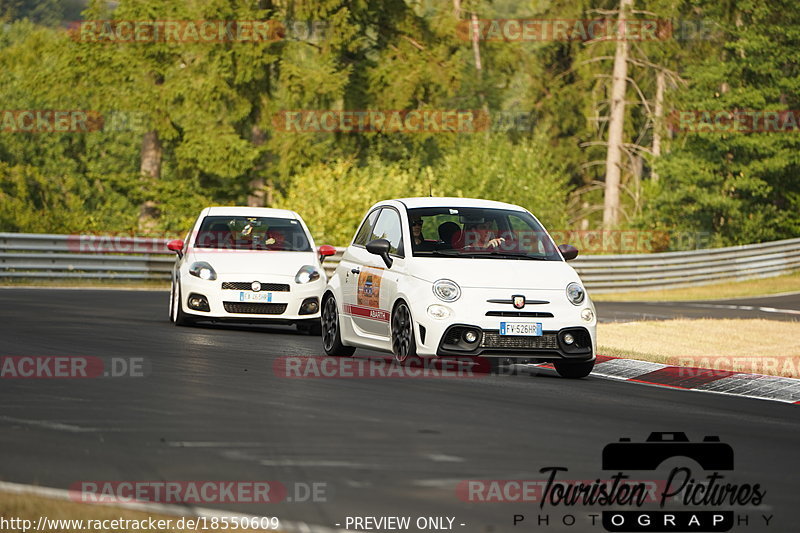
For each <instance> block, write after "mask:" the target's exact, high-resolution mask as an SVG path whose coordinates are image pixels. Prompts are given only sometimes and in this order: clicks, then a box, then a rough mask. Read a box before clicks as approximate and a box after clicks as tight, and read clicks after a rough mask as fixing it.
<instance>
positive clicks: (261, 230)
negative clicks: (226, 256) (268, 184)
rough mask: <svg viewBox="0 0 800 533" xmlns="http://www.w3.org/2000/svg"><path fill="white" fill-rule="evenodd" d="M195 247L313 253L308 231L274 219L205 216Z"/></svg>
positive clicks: (288, 221) (289, 221) (286, 219)
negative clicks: (307, 234)
mask: <svg viewBox="0 0 800 533" xmlns="http://www.w3.org/2000/svg"><path fill="white" fill-rule="evenodd" d="M194 245H195V247H196V248H215V249H229V250H282V251H289V252H309V251H311V245H310V244H309V242H308V237H307V236H306V232H305V231H304V230H303V227H302V226H301V225H300V223H299V222H298V221H297V220H294V219H290V218H272V217H248V216H208V217H205V218H204V219H203V223H202V224H201V225H200V230H199V231H198V232H197V239H195V243H194Z"/></svg>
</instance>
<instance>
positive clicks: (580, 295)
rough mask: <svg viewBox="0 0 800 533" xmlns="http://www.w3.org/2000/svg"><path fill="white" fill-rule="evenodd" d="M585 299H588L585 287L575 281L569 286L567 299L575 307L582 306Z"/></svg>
mask: <svg viewBox="0 0 800 533" xmlns="http://www.w3.org/2000/svg"><path fill="white" fill-rule="evenodd" d="M584 298H586V292H585V291H584V290H583V287H581V286H580V285H579V284H577V283H575V282H574V281H573V282H572V283H570V284H569V285H567V299H568V300H569V301H570V302H572V304H573V305H580V304H581V303H582V302H583V300H584Z"/></svg>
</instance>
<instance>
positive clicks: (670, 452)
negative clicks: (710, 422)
mask: <svg viewBox="0 0 800 533" xmlns="http://www.w3.org/2000/svg"><path fill="white" fill-rule="evenodd" d="M672 457H688V458H689V459H694V460H695V461H697V464H699V465H700V466H701V467H702V468H703V469H704V470H733V448H731V446H730V444H726V443H724V442H720V439H719V437H718V436H713V435H711V436H706V437H705V438H703V441H702V442H690V441H689V438H688V437H687V436H686V433H681V432H674V433H667V432H653V433H650V436H649V437H647V440H646V441H645V442H631V439H630V438H621V439H619V442H612V443H610V444H606V446H605V447H604V448H603V470H655V469H656V468H658V465H660V464H661V463H663V462H664V461H665V460H667V459H670V458H672Z"/></svg>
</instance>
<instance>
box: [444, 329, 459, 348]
mask: <svg viewBox="0 0 800 533" xmlns="http://www.w3.org/2000/svg"><path fill="white" fill-rule="evenodd" d="M463 331H464V328H450V329H449V330H448V331H447V332H446V333H445V334H444V339H442V344H458V341H459V340H461V333H462V332H463Z"/></svg>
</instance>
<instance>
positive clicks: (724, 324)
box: [597, 319, 800, 378]
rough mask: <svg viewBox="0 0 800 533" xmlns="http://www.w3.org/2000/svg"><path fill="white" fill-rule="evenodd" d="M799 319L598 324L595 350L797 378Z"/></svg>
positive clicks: (661, 361) (799, 371)
mask: <svg viewBox="0 0 800 533" xmlns="http://www.w3.org/2000/svg"><path fill="white" fill-rule="evenodd" d="M798 338H800V322H782V321H777V320H764V319H698V320H686V319H679V320H661V321H644V322H615V323H608V324H599V325H598V326H597V344H598V348H597V352H598V353H600V354H602V355H608V356H612V357H625V358H628V359H639V360H642V361H652V362H654V363H663V364H667V365H674V366H688V367H701V368H711V369H715V370H732V371H736V372H748V373H754V374H768V375H774V376H783V377H792V378H800V343H798V341H797V339H798Z"/></svg>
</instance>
